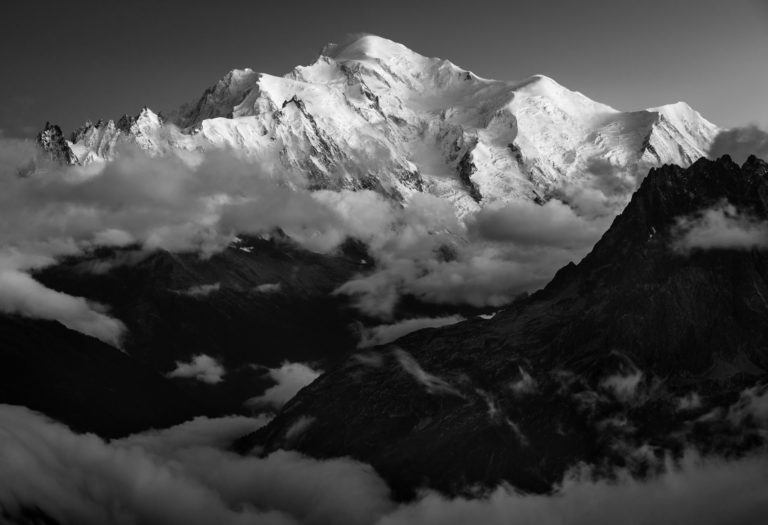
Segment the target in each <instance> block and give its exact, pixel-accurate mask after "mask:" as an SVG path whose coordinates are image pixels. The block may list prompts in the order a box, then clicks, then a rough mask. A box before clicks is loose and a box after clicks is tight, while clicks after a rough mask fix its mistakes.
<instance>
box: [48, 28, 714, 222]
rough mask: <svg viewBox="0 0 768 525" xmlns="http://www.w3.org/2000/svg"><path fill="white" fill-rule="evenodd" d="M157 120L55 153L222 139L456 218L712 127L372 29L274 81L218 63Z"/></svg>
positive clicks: (92, 155) (638, 157) (642, 162)
mask: <svg viewBox="0 0 768 525" xmlns="http://www.w3.org/2000/svg"><path fill="white" fill-rule="evenodd" d="M166 120H167V122H165V123H164V122H163V120H162V119H160V118H159V117H158V116H157V115H156V114H155V113H153V112H152V111H151V110H149V109H145V110H143V111H142V112H141V114H140V115H138V116H137V117H135V118H128V117H124V118H123V119H121V120H120V121H119V122H117V123H115V122H113V121H108V122H102V121H100V122H98V123H96V124H93V123H86V125H84V126H83V127H82V128H80V129H78V130H77V131H75V132H74V133H73V134H72V135H71V136H70V140H69V142H68V143H67V144H66V145H68V150H69V151H65V152H63V153H61V152H57V154H56V155H57V157H58V158H64V159H66V160H68V161H70V162H72V163H79V164H87V163H90V162H98V161H102V160H107V159H111V158H113V157H114V155H115V154H116V148H117V146H118V145H119V144H121V143H124V142H128V143H135V144H138V146H139V147H141V148H142V149H144V150H146V151H148V152H150V153H151V154H166V153H169V152H171V153H172V152H174V151H188V150H189V151H197V150H206V149H211V148H215V147H228V148H232V149H233V150H235V151H237V152H239V153H241V154H243V155H246V156H249V157H253V158H256V159H258V158H268V159H278V160H279V163H280V164H282V165H283V166H284V167H285V168H286V169H289V170H294V171H297V172H299V173H301V174H303V175H304V176H305V177H306V179H307V184H308V187H309V188H329V189H342V188H345V189H362V188H366V189H373V190H376V191H378V192H380V193H382V194H385V195H389V196H391V197H392V198H394V199H397V200H399V199H402V198H403V197H407V196H408V195H409V194H411V193H413V192H417V191H426V192H430V193H433V194H435V195H438V196H440V197H444V198H446V199H448V200H450V201H451V202H453V203H454V205H455V206H456V208H457V210H458V212H459V214H460V215H463V214H465V213H468V212H471V211H474V210H477V209H478V208H479V207H480V206H481V205H485V204H489V203H492V202H495V201H508V200H511V199H520V198H523V199H532V200H535V201H537V202H542V201H545V200H547V199H548V198H550V197H551V196H552V195H553V193H554V192H556V191H557V190H558V189H559V188H562V187H563V185H566V184H578V182H579V180H580V178H583V177H585V176H589V174H590V173H591V172H593V171H595V170H596V169H603V170H604V169H610V170H614V171H617V172H632V173H636V172H643V173H644V172H645V171H647V168H648V167H652V166H656V165H662V164H666V163H674V164H678V165H683V166H686V165H689V164H690V163H692V162H693V161H694V160H696V159H697V158H699V157H701V156H703V155H704V154H705V152H706V151H707V149H708V147H709V144H710V142H711V141H712V139H713V137H714V135H715V134H716V133H717V131H718V128H717V127H716V126H714V125H713V124H712V123H710V122H708V121H707V120H706V119H704V118H703V117H702V116H701V115H699V114H698V113H697V112H696V111H694V110H693V109H691V108H690V107H689V106H688V105H687V104H684V103H677V104H670V105H667V106H662V107H659V108H652V109H648V110H641V111H632V112H622V111H618V110H616V109H613V108H611V107H609V106H607V105H605V104H601V103H598V102H595V101H593V100H590V99H589V98H588V97H586V96H584V95H582V94H581V93H578V92H575V91H571V90H569V89H567V88H565V87H563V86H561V85H560V84H558V83H557V82H555V81H554V80H552V79H550V78H548V77H545V76H541V75H537V76H533V77H530V78H528V79H525V80H523V81H518V82H510V81H499V80H489V79H484V78H480V77H478V76H477V75H475V74H474V73H472V72H470V71H467V70H465V69H462V68H460V67H458V66H456V65H455V64H453V63H451V62H450V61H448V60H443V59H439V58H428V57H424V56H422V55H420V54H418V53H416V52H414V51H411V50H410V49H408V48H407V47H405V46H403V45H401V44H398V43H395V42H392V41H390V40H387V39H384V38H380V37H377V36H373V35H363V36H357V37H354V38H351V39H348V40H347V41H345V42H343V43H341V44H329V45H326V46H324V47H323V49H322V52H321V54H320V56H319V57H318V58H317V60H316V61H315V62H314V63H313V64H311V65H309V66H299V67H296V68H295V69H293V70H292V71H291V72H289V73H288V74H286V75H284V76H282V77H278V76H273V75H269V74H265V73H256V72H254V71H252V70H250V69H242V70H233V71H230V72H229V73H227V74H226V75H225V76H224V77H223V78H222V79H221V80H219V81H218V82H217V83H216V84H214V85H213V86H211V87H210V88H208V89H207V90H206V91H205V92H204V93H203V95H202V96H201V97H200V98H199V99H197V100H195V101H193V102H191V103H188V104H184V105H182V106H181V107H180V108H178V109H176V110H174V111H171V112H169V114H168V117H167V119H166ZM168 124H173V125H174V126H168ZM43 138H44V139H46V140H45V141H41V143H43V146H44V147H49V146H48V144H50V141H49V140H47V135H46V136H45V137H43ZM60 146H61V145H60V144H58V143H57V147H58V150H61V149H63V148H61V147H60ZM58 150H57V151H58Z"/></svg>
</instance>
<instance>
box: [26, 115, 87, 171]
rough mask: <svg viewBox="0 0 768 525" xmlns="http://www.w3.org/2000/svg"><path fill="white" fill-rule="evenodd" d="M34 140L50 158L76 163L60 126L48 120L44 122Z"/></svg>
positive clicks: (63, 162) (66, 162) (64, 162)
mask: <svg viewBox="0 0 768 525" xmlns="http://www.w3.org/2000/svg"><path fill="white" fill-rule="evenodd" d="M35 141H36V142H37V144H38V145H39V146H40V148H41V149H42V150H43V151H45V152H46V153H48V155H50V158H51V159H52V160H54V161H56V162H60V163H62V164H77V163H78V161H77V157H75V154H74V153H73V152H72V149H71V148H70V147H69V144H68V143H67V140H66V139H65V138H64V134H63V133H62V132H61V128H60V127H59V126H57V125H56V124H51V123H50V122H46V123H45V127H44V128H43V130H42V131H41V132H40V133H38V134H37V136H36V137H35Z"/></svg>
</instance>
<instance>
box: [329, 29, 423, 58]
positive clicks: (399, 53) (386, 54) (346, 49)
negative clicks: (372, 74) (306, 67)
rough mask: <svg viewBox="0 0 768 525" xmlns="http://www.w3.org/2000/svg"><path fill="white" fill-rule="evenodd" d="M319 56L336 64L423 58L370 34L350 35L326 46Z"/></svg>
mask: <svg viewBox="0 0 768 525" xmlns="http://www.w3.org/2000/svg"><path fill="white" fill-rule="evenodd" d="M321 55H324V56H327V57H329V58H332V59H334V60H336V61H338V62H344V61H353V60H354V61H364V60H368V59H376V60H382V61H392V60H407V61H418V60H424V59H425V57H423V56H422V55H419V54H418V53H416V52H414V51H411V50H410V49H408V48H407V47H405V46H404V45H402V44H398V43H397V42H393V41H392V40H388V39H386V38H382V37H380V36H376V35H371V34H358V35H351V36H350V37H348V38H347V39H345V40H344V41H342V42H341V43H339V44H334V43H331V44H326V45H325V46H324V47H323V49H322V51H321Z"/></svg>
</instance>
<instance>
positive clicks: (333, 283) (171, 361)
mask: <svg viewBox="0 0 768 525" xmlns="http://www.w3.org/2000/svg"><path fill="white" fill-rule="evenodd" d="M368 260H369V259H367V256H366V254H365V252H364V251H363V250H362V249H361V248H360V247H357V246H355V245H352V244H350V245H347V246H345V249H344V250H343V251H342V252H341V253H339V254H335V255H320V254H315V253H311V252H308V251H306V250H301V249H299V248H298V247H296V246H294V245H292V244H290V243H288V242H287V241H281V240H279V239H273V240H263V239H258V238H247V239H243V240H242V241H241V242H240V243H238V244H237V245H236V246H232V247H229V248H227V249H226V250H224V251H223V252H221V253H217V254H214V255H213V256H211V257H209V258H205V257H201V256H200V255H198V254H195V253H170V252H166V251H155V252H146V251H143V250H138V249H133V250H131V249H128V250H112V249H100V250H97V251H96V252H94V253H93V254H91V255H89V256H85V257H76V258H72V259H69V260H65V261H63V262H62V263H61V264H58V265H56V266H52V267H49V268H46V269H44V270H42V271H40V272H38V273H37V274H36V275H35V277H36V278H37V279H38V280H40V281H41V282H42V283H43V284H45V285H46V286H48V287H50V288H53V289H56V290H59V291H63V292H66V293H68V294H72V295H75V296H81V297H86V298H88V299H90V300H93V301H97V302H100V303H103V304H105V305H108V306H109V308H110V315H113V316H114V317H116V318H118V319H120V320H121V321H123V322H124V323H125V325H126V327H127V331H126V336H125V340H124V341H123V348H124V349H125V351H126V353H128V354H129V355H130V356H131V357H132V358H134V359H136V360H137V361H138V362H140V363H143V364H144V365H146V366H148V367H150V368H152V369H154V370H156V371H157V372H158V373H162V374H164V373H168V372H170V371H171V370H173V369H174V368H175V367H176V362H177V361H181V362H188V361H190V360H191V358H192V357H193V356H194V355H197V354H206V355H209V356H211V357H213V358H215V359H217V360H218V361H219V362H220V363H221V364H222V365H223V366H224V368H225V370H226V371H227V373H226V374H225V376H224V379H223V381H222V382H221V383H218V384H216V385H211V384H206V383H201V382H200V381H197V380H195V379H173V381H174V382H176V383H177V384H178V386H179V387H180V388H183V389H184V390H185V391H186V392H187V393H188V394H189V395H191V396H193V397H194V398H195V399H197V401H198V402H199V403H200V404H201V405H205V406H207V407H208V409H209V410H212V411H214V412H218V413H222V414H229V413H233V412H236V411H241V410H243V401H245V400H246V399H249V398H250V397H253V396H256V395H259V394H260V393H261V392H263V391H264V389H265V388H267V387H269V386H271V385H272V381H271V380H270V379H268V377H266V376H265V370H264V368H263V367H275V366H279V365H280V363H281V362H283V361H285V360H288V361H301V362H311V363H320V364H321V365H322V366H324V364H323V363H326V362H333V361H334V359H336V360H337V359H339V358H340V357H341V356H343V355H345V354H346V353H348V352H349V351H351V350H352V349H354V348H355V346H356V344H357V340H358V334H357V327H356V325H355V323H354V320H355V317H356V316H357V315H356V314H355V312H354V311H353V309H352V307H351V306H350V305H349V303H348V300H346V299H345V298H342V297H337V296H334V295H332V292H333V290H335V289H336V288H337V287H338V286H339V285H341V284H342V283H343V282H345V281H347V280H348V279H350V278H351V277H352V276H353V275H355V274H356V273H358V272H361V271H365V270H366V269H367V268H368V267H369V264H370V263H369V262H366V261H368ZM252 365H258V366H256V367H254V366H252ZM260 367H261V368H260Z"/></svg>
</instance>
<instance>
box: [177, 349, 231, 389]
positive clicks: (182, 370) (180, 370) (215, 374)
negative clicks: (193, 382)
mask: <svg viewBox="0 0 768 525" xmlns="http://www.w3.org/2000/svg"><path fill="white" fill-rule="evenodd" d="M225 374H226V370H224V367H223V366H222V365H221V363H219V362H218V361H217V360H216V359H214V358H213V357H211V356H208V355H205V354H198V355H196V356H194V357H193V358H192V360H191V361H190V362H188V363H184V362H182V361H176V368H175V369H174V370H172V371H171V372H169V373H168V374H167V375H168V377H183V378H191V379H197V380H198V381H202V382H203V383H208V384H211V385H215V384H217V383H221V382H222V381H223V379H224V375H225Z"/></svg>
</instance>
